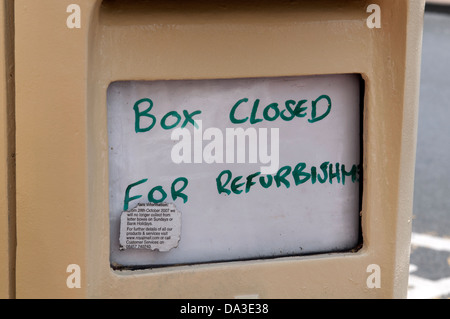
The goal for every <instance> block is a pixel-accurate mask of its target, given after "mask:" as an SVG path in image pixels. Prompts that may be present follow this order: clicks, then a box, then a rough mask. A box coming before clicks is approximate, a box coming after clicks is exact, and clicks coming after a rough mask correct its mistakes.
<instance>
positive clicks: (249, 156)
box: [107, 74, 361, 267]
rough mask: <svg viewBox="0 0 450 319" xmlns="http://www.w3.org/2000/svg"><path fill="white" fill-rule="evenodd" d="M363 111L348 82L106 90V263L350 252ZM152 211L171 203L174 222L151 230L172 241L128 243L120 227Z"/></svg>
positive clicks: (326, 79)
mask: <svg viewBox="0 0 450 319" xmlns="http://www.w3.org/2000/svg"><path fill="white" fill-rule="evenodd" d="M360 105H361V101H360V77H359V76H357V75H350V74H348V75H347V74H346V75H325V76H303V77H283V78H257V79H217V80H176V81H122V82H114V83H112V84H111V85H110V86H109V88H108V91H107V108H108V139H109V140H108V144H109V195H110V226H111V232H110V234H111V258H110V259H111V263H112V264H114V265H122V266H131V267H132V266H141V267H142V266H149V267H154V266H161V265H172V264H190V263H203V262H218V261H233V260H242V259H257V258H270V257H277V256H292V255H302V254H311V253H322V252H336V251H344V250H348V249H352V248H354V247H355V246H356V245H358V243H359V235H360V234H359V231H360V216H359V210H360V178H361V171H360V161H361V155H360V144H361V132H360ZM148 203H154V204H155V203H156V204H160V205H169V204H170V205H172V204H174V205H176V210H177V212H179V216H180V219H177V220H178V222H173V223H172V224H171V225H158V226H157V227H156V228H157V229H159V228H161V229H162V228H164V227H166V231H167V228H171V229H172V230H171V232H172V233H171V234H169V233H167V234H164V235H161V234H159V235H158V237H161V236H165V237H170V238H171V239H174V241H173V242H169V241H167V242H164V243H161V244H159V243H158V244H156V243H155V242H156V241H157V240H158V241H159V240H160V238H158V239H157V240H156V239H154V238H153V239H152V238H145V236H147V235H141V237H139V238H140V239H136V236H139V235H131V234H132V233H136V232H138V231H136V230H133V228H132V227H134V226H135V225H132V226H131V228H130V229H129V231H128V233H127V230H126V224H127V221H130V220H129V219H132V218H138V217H139V214H137V213H138V212H137V211H135V212H130V210H132V209H147V208H150V207H151V206H145V205H150V204H148ZM138 205H142V206H138ZM165 207H166V206H165ZM167 207H168V206H167ZM133 213H136V214H137V215H136V216H134V215H133ZM133 216H134V217H133ZM177 216H178V215H177ZM139 218H151V217H149V216H146V217H143V216H140V217H139ZM170 218H174V217H170ZM130 222H131V221H130ZM147 222H150V221H148V220H147ZM177 223H179V226H180V229H182V231H180V232H179V233H176V232H178V230H174V229H176V227H177ZM121 227H122V231H121ZM123 227H125V230H124V228H123ZM153 228H154V227H153ZM136 229H137V228H136ZM143 231H144V232H147V233H149V235H148V236H151V235H150V234H151V233H152V232H155V233H157V232H158V233H160V232H162V231H158V230H150V229H147V230H143ZM177 235H179V238H178V237H177ZM142 236H143V237H142ZM155 236H156V235H155ZM131 237H135V238H134V239H133V240H134V241H135V243H134V244H129V245H128V247H127V244H126V241H127V238H128V240H129V243H131V242H132V240H131V239H130V238H131ZM146 241H147V242H153V243H151V244H149V245H146V244H145V243H144V242H146ZM133 245H134V246H133ZM124 248H126V249H124Z"/></svg>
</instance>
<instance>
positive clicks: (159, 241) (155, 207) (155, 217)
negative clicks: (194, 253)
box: [120, 203, 181, 251]
mask: <svg viewBox="0 0 450 319" xmlns="http://www.w3.org/2000/svg"><path fill="white" fill-rule="evenodd" d="M180 235H181V213H180V212H178V211H177V209H176V207H175V205H174V204H173V203H164V204H154V203H145V204H138V205H137V206H136V207H135V208H133V209H130V210H129V211H126V212H123V213H122V216H121V217H120V249H121V250H124V249H151V250H158V251H169V250H171V249H172V248H175V247H177V246H178V242H179V241H180Z"/></svg>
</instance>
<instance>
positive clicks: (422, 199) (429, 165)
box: [408, 0, 450, 299]
mask: <svg viewBox="0 0 450 319" xmlns="http://www.w3.org/2000/svg"><path fill="white" fill-rule="evenodd" d="M413 205H414V206H413V222H412V229H413V234H412V238H411V244H412V245H411V265H410V278H409V287H408V298H410V299H416V298H420V299H435V298H439V299H448V298H450V0H433V1H427V3H426V7H425V18H424V30H423V47H422V65H421V79H420V104H419V126H418V136H417V156H416V172H415V183H414V204H413Z"/></svg>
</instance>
